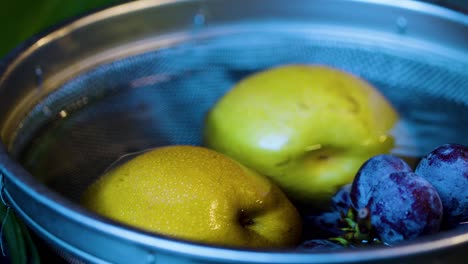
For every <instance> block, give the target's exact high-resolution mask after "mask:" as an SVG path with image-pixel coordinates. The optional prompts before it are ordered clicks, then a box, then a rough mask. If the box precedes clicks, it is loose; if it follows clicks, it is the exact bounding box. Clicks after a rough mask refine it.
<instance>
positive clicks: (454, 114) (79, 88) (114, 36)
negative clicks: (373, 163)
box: [0, 0, 468, 264]
mask: <svg viewBox="0 0 468 264" xmlns="http://www.w3.org/2000/svg"><path fill="white" fill-rule="evenodd" d="M28 43H29V44H25V45H23V47H22V48H19V49H17V50H16V51H15V52H13V53H12V54H10V56H8V58H7V59H6V60H4V62H3V64H2V65H4V67H3V68H1V69H0V133H1V141H2V144H0V173H1V174H2V180H3V183H4V186H5V188H4V189H3V196H4V197H6V198H7V200H8V202H9V203H10V205H11V206H12V207H13V208H14V209H15V211H16V212H17V213H18V215H19V216H20V217H21V218H22V220H23V221H24V222H25V223H26V224H28V226H29V227H30V228H31V229H32V230H33V231H34V232H36V233H37V234H38V235H39V236H40V237H42V238H43V239H44V240H46V241H47V242H48V243H50V245H52V246H53V247H54V248H56V249H57V250H58V252H60V254H62V255H63V256H64V257H65V258H66V259H68V260H69V261H70V262H74V263H81V262H95V263H108V262H110V263H233V262H234V263H434V264H435V263H462V262H463V261H462V260H463V259H466V257H467V256H468V255H467V254H468V253H467V252H468V250H467V249H468V230H467V228H466V227H465V228H463V227H460V228H459V229H455V230H450V231H444V232H441V233H439V234H437V235H433V236H428V237H423V238H421V239H418V240H416V241H409V242H407V243H402V244H401V245H398V246H394V247H384V248H382V247H377V248H362V249H352V250H351V249H345V250H340V251H333V252H328V251H323V250H322V251H320V250H317V251H316V252H311V253H300V252H296V251H294V250H289V251H274V252H272V251H254V250H239V249H231V248H220V247H210V246H206V245H201V244H196V243H190V242H187V241H181V240H176V239H169V238H167V237H163V236H158V235H154V234H150V233H146V232H144V231H140V230H137V229H134V228H132V227H129V226H124V225H121V224H118V223H116V222H112V221H109V220H107V219H104V218H102V217H99V216H97V215H95V214H93V213H91V212H89V211H87V210H85V209H83V208H82V207H80V206H79V204H78V202H77V201H78V199H79V196H80V194H81V192H82V191H83V190H84V188H86V186H87V185H88V184H89V183H90V182H91V181H92V180H94V179H95V178H96V177H98V176H99V175H100V174H101V173H102V172H103V171H104V170H105V169H106V168H107V166H109V165H110V164H111V163H112V162H113V161H114V160H116V159H118V158H119V157H120V156H122V155H124V154H126V153H130V152H134V151H139V150H143V149H146V148H149V147H155V146H160V145H168V144H195V145H196V144H200V135H201V129H202V121H203V116H204V114H205V113H206V111H208V109H209V108H210V107H211V106H212V105H213V104H214V102H215V101H216V100H217V99H218V98H220V97H221V96H222V95H223V94H224V93H225V92H226V91H227V90H228V89H229V88H230V87H231V86H232V84H234V83H235V82H236V81H238V80H239V79H240V78H242V77H244V76H246V75H248V74H251V73H253V72H255V71H258V70H261V69H264V68H268V67H271V66H274V65H280V64H285V63H320V64H327V65H330V66H334V67H337V68H341V69H344V70H347V71H350V72H352V73H354V74H357V75H359V76H361V77H363V78H365V79H366V80H368V81H370V82H371V83H373V84H374V85H375V86H376V87H378V88H379V89H380V90H381V91H382V93H384V94H385V95H386V96H387V97H388V98H389V99H390V100H391V101H392V103H394V105H395V106H396V108H397V110H398V111H399V112H400V114H401V116H402V118H403V119H402V123H401V124H400V128H399V129H400V130H401V131H400V133H405V137H402V139H401V140H400V141H399V142H398V146H399V149H397V150H396V151H399V152H401V153H402V154H404V155H409V156H420V155H422V154H423V153H425V152H427V151H429V150H430V149H432V148H433V147H435V146H437V145H438V144H442V143H447V142H458V143H461V144H467V145H468V138H467V137H466V135H467V134H468V127H467V125H466V124H468V45H467V43H468V18H467V15H466V14H462V13H459V12H456V11H452V10H449V9H444V8H442V7H437V6H434V5H429V4H424V3H421V2H414V1H386V2H385V1H372V0H360V1H358V0H356V1H343V0H316V1H307V0H294V1H280V0H270V1H262V0H238V1H228V0H217V1H216V0H205V1H202V0H199V1H195V0H194V1H190V0H186V1H169V0H166V1H164V0H159V1H156V0H154V1H153V0H148V1H136V2H131V3H127V4H123V5H119V6H116V7H112V8H110V9H107V10H103V11H101V12H98V13H94V14H91V15H89V16H86V17H83V18H81V19H78V20H76V21H74V22H72V23H70V24H67V25H65V26H63V27H60V28H58V29H57V30H55V31H53V32H51V33H49V34H46V35H42V36H39V37H37V38H35V39H34V40H31V41H29V42H28Z"/></svg>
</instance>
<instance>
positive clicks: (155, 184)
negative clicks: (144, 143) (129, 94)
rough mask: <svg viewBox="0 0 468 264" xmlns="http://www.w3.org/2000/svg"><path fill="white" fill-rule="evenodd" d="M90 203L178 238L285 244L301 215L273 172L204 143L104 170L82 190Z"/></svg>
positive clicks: (292, 240) (293, 238)
mask: <svg viewBox="0 0 468 264" xmlns="http://www.w3.org/2000/svg"><path fill="white" fill-rule="evenodd" d="M82 204H83V205H84V206H85V207H87V208H88V209H90V210H92V211H94V212H96V213H98V214H101V215H103V216H106V217H109V218H111V219H114V220H116V221H120V222H122V223H125V224H128V225H132V226H135V227H139V228H142V229H145V230H147V231H151V232H154V233H157V234H160V235H164V236H169V237H173V238H178V239H183V240H189V241H195V242H199V243H207V244H212V245H220V246H229V247H245V248H284V247H293V246H295V245H296V244H297V243H298V242H299V239H300V234H301V219H300V216H299V214H298V212H297V211H296V208H295V207H294V206H293V205H292V204H291V202H290V201H289V200H288V198H287V197H286V196H285V195H284V193H283V192H282V191H281V190H280V189H279V188H278V187H277V186H276V185H275V184H273V183H272V182H271V181H270V180H269V179H268V178H266V177H264V176H261V175H259V174H257V173H256V172H253V171H252V170H250V169H248V168H246V167H244V166H243V165H242V164H240V163H238V162H236V161H234V160H232V159H231V158H229V157H227V156H225V155H223V154H220V153H218V152H215V151H213V150H209V149H207V148H203V147H195V146H167V147H159V148H156V149H153V150H150V151H149V152H146V153H143V154H141V155H139V156H137V157H135V158H133V159H132V160H130V161H128V162H126V163H124V164H123V165H121V166H119V167H117V168H115V169H113V170H111V171H110V172H108V173H106V174H104V175H103V176H102V177H101V178H99V179H98V180H97V181H96V182H95V183H93V184H92V185H91V186H90V187H89V188H88V189H87V190H86V191H85V193H84V195H83V196H82Z"/></svg>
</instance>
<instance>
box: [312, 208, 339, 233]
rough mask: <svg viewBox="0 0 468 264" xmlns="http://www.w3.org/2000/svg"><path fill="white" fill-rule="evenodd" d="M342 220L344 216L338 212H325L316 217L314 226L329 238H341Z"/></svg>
mask: <svg viewBox="0 0 468 264" xmlns="http://www.w3.org/2000/svg"><path fill="white" fill-rule="evenodd" d="M341 220H342V216H341V214H340V212H338V211H332V212H324V213H321V214H320V215H318V216H315V217H314V218H313V223H312V224H313V225H314V227H315V228H319V229H320V230H321V231H322V233H325V234H327V235H328V236H339V235H341V234H343V231H341V228H342V227H343V225H342V223H341Z"/></svg>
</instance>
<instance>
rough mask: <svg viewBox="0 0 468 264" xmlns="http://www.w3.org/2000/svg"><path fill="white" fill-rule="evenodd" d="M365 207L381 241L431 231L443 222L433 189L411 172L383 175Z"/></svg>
mask: <svg viewBox="0 0 468 264" xmlns="http://www.w3.org/2000/svg"><path fill="white" fill-rule="evenodd" d="M365 208H367V209H368V210H369V214H370V219H371V223H372V227H373V228H374V230H375V231H376V233H377V234H378V235H379V237H380V239H381V241H383V242H384V243H386V244H390V245H391V244H395V243H398V242H401V241H404V240H410V239H415V238H417V237H420V236H423V235H428V234H434V233H436V232H438V231H439V229H440V225H441V222H442V214H443V208H442V201H441V199H440V197H439V195H438V193H437V191H436V189H435V188H434V187H433V186H432V185H431V184H430V183H429V182H428V181H426V180H425V179H424V178H422V177H420V176H418V175H417V174H415V173H413V172H395V173H390V174H386V175H384V176H383V177H382V178H381V179H380V181H379V182H378V183H377V184H376V185H375V188H374V189H373V191H372V195H371V198H370V199H369V202H368V204H367V206H366V207H365Z"/></svg>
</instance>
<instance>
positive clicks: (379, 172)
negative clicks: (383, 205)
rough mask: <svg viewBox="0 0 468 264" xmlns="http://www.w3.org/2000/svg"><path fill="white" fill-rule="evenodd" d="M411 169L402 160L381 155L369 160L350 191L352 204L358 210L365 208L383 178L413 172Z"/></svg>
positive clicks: (361, 169) (360, 170)
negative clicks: (396, 173)
mask: <svg viewBox="0 0 468 264" xmlns="http://www.w3.org/2000/svg"><path fill="white" fill-rule="evenodd" d="M411 171H412V169H411V167H410V166H409V165H408V164H407V163H406V162H405V161H403V160H402V159H400V158H398V157H396V156H393V155H389V154H381V155H376V156H374V157H372V158H370V159H368V160H367V161H366V162H365V163H364V164H363V165H362V166H361V168H359V171H358V172H357V174H356V176H355V178H354V180H353V183H352V186H351V191H350V198H351V202H352V204H353V206H354V208H356V209H361V208H365V207H366V205H367V204H368V202H369V199H370V197H371V193H372V192H373V191H374V189H375V188H376V184H377V182H379V181H380V179H381V178H384V177H386V176H387V175H389V174H391V173H394V172H411Z"/></svg>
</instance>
